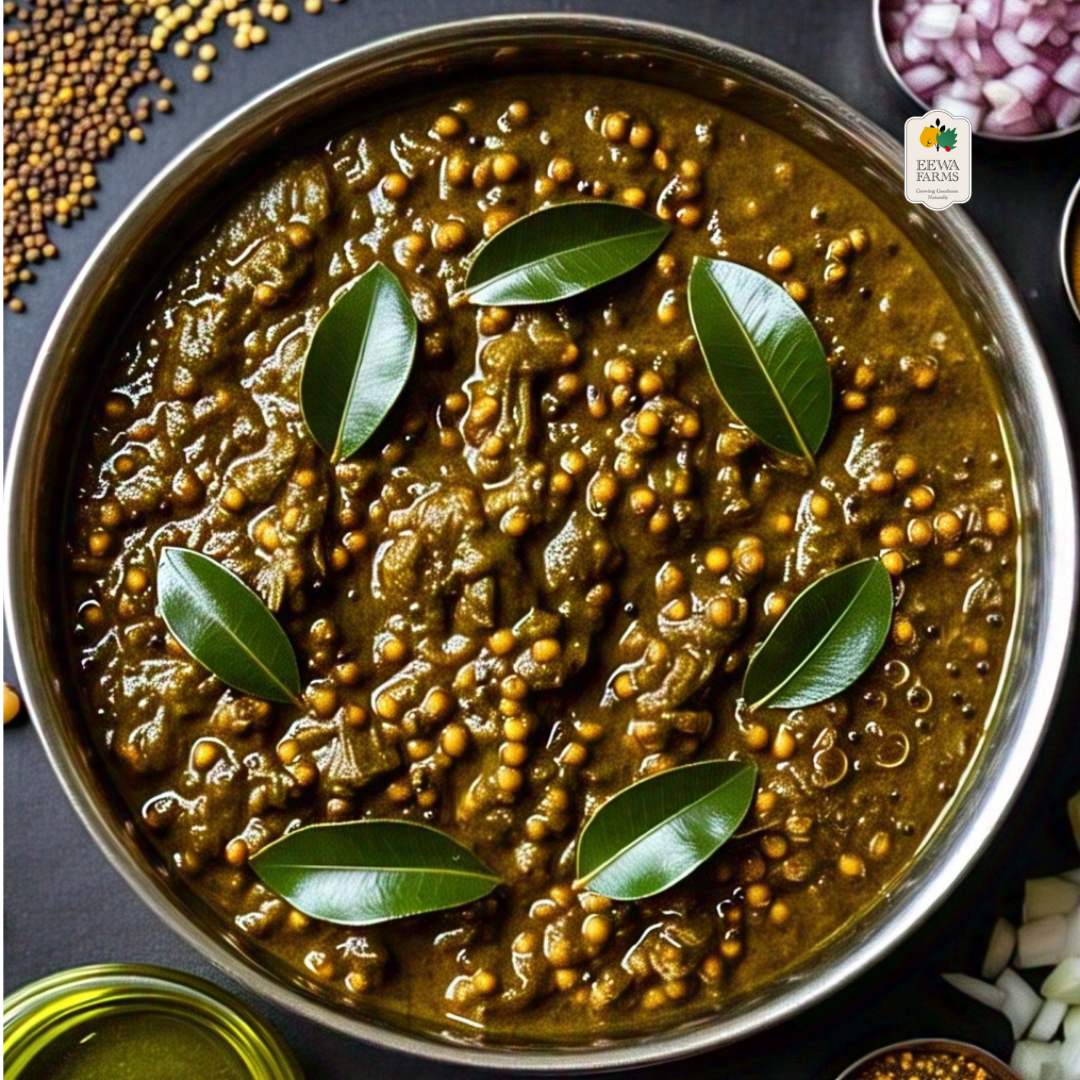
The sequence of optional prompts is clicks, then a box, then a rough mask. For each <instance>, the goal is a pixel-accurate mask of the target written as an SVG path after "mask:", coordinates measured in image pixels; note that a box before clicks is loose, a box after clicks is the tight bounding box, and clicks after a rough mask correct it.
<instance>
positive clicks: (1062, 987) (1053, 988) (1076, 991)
mask: <svg viewBox="0 0 1080 1080" xmlns="http://www.w3.org/2000/svg"><path fill="white" fill-rule="evenodd" d="M1025 985H1026V984H1025ZM1006 993H1008V991H1006ZM1041 993H1042V996H1043V997H1044V998H1050V1000H1051V1001H1064V1002H1065V1004H1066V1005H1080V956H1066V957H1065V959H1064V960H1062V961H1061V963H1060V964H1058V966H1057V967H1056V968H1054V970H1053V971H1051V972H1050V974H1049V975H1047V976H1046V981H1045V982H1044V983H1043V984H1042V988H1041Z"/></svg>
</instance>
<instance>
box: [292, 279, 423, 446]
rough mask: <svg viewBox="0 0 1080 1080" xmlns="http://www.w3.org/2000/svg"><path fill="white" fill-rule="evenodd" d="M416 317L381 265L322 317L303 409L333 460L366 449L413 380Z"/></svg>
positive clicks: (308, 364) (303, 381) (307, 365)
mask: <svg viewBox="0 0 1080 1080" xmlns="http://www.w3.org/2000/svg"><path fill="white" fill-rule="evenodd" d="M416 333H417V330H416V316H415V315H414V314H413V310H412V307H411V305H410V304H409V298H408V297H407V296H406V295H405V290H404V289H402V287H401V284H400V283H399V282H398V279H397V278H396V277H394V275H393V274H392V273H391V272H390V271H389V270H387V269H386V267H385V266H383V264H382V263H380V262H377V263H375V264H374V266H372V267H371V268H370V269H368V270H366V271H365V272H364V273H363V274H361V275H360V277H359V278H357V279H356V281H355V282H354V283H353V284H352V285H351V286H350V287H349V290H348V292H346V293H345V294H344V295H343V296H341V297H340V298H339V299H338V300H337V301H336V302H335V303H334V304H332V305H331V306H330V310H329V311H327V312H326V314H325V315H323V317H322V318H321V319H320V320H319V325H318V326H317V327H315V333H314V334H313V335H312V337H311V342H310V344H309V345H308V350H307V355H306V356H305V357H304V370H303V374H302V375H301V376H300V411H301V412H302V413H303V416H304V423H305V424H307V428H308V431H310V432H311V434H312V436H313V438H314V439H315V441H316V442H317V443H318V444H319V446H321V447H322V448H323V450H324V451H325V452H326V454H327V455H328V456H329V457H330V460H331V461H333V462H335V463H336V462H338V461H344V460H345V459H346V458H349V457H351V456H352V455H353V454H355V453H356V451H357V450H359V449H360V448H361V447H362V446H363V445H364V443H366V442H367V440H368V439H370V438H371V436H372V435H373V434H374V432H375V429H376V428H377V427H378V426H379V424H381V423H382V421H383V420H384V419H385V418H386V414H387V413H388V412H389V411H390V410H391V408H392V407H393V405H394V402H395V401H397V399H398V395H399V394H400V393H401V391H402V390H403V389H404V387H405V383H406V382H407V381H408V378H409V372H410V371H411V370H412V362H413V354H414V353H415V352H416Z"/></svg>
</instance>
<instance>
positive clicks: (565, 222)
mask: <svg viewBox="0 0 1080 1080" xmlns="http://www.w3.org/2000/svg"><path fill="white" fill-rule="evenodd" d="M669 232H671V226H670V225H665V224H664V223H663V222H662V221H659V220H658V219H657V218H654V217H653V216H652V215H651V214H646V213H644V212H643V211H641V210H635V209H634V208H633V207H631V206H620V205H619V204H617V203H605V202H572V203H562V204H560V205H558V206H547V207H544V208H543V209H540V210H536V211H534V212H533V213H531V214H527V215H526V216H525V217H523V218H519V219H518V220H517V221H515V222H513V223H512V224H510V225H507V226H506V228H505V229H500V230H499V232H497V233H496V234H495V235H494V236H493V237H492V238H491V239H490V240H488V241H487V243H486V244H484V246H483V247H481V248H480V250H479V251H478V252H477V253H476V256H475V257H474V258H473V261H472V264H471V265H470V266H469V272H468V275H467V276H466V278H465V292H466V293H467V295H468V297H469V300H470V301H471V302H472V303H474V304H500V305H513V304H547V303H550V302H551V301H553V300H565V299H566V298H567V297H568V296H576V295H577V294H578V293H583V292H585V290H586V289H591V288H592V287H593V286H594V285H600V284H602V283H603V282H605V281H610V280H611V279H612V278H617V277H619V276H620V275H621V274H625V273H626V272H627V271H628V270H633V269H634V267H635V266H638V265H639V264H640V263H642V262H644V261H645V260H646V259H647V258H648V257H649V256H650V255H651V254H652V253H653V252H654V251H655V250H656V249H657V248H658V247H659V246H660V245H661V244H662V243H663V242H664V239H665V238H666V237H667V235H668V233H669Z"/></svg>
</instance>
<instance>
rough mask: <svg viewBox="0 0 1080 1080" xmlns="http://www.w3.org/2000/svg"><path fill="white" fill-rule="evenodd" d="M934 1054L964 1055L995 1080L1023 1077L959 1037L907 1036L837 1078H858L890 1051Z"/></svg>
mask: <svg viewBox="0 0 1080 1080" xmlns="http://www.w3.org/2000/svg"><path fill="white" fill-rule="evenodd" d="M920 1051H921V1052H922V1053H924V1054H925V1053H930V1054H942V1053H944V1054H963V1055H964V1057H966V1058H967V1059H968V1060H969V1061H974V1062H976V1063H977V1064H979V1065H981V1066H982V1067H983V1068H984V1069H985V1070H986V1071H987V1072H988V1073H989V1074H990V1077H991V1080H1019V1077H1018V1076H1017V1075H1016V1073H1014V1072H1013V1071H1012V1069H1010V1068H1009V1066H1008V1065H1006V1064H1005V1062H1004V1061H1002V1060H1001V1059H1000V1058H996V1057H994V1055H993V1054H991V1053H988V1052H987V1051H986V1050H983V1049H982V1048H981V1047H978V1046H973V1045H972V1044H971V1043H965V1042H957V1041H956V1040H955V1039H906V1040H905V1041H904V1042H898V1043H893V1044H892V1045H891V1046H883V1047H882V1048H881V1049H880V1050H873V1051H871V1052H870V1053H869V1054H866V1055H865V1056H864V1057H861V1058H859V1060H858V1061H856V1062H855V1063H854V1064H853V1065H849V1066H848V1067H847V1068H846V1069H845V1070H844V1071H843V1072H842V1073H841V1074H840V1075H839V1076H838V1077H837V1078H836V1080H858V1076H859V1073H861V1072H862V1070H863V1069H864V1068H865V1067H866V1066H867V1065H869V1064H870V1063H871V1062H872V1061H876V1060H877V1059H878V1058H881V1057H885V1055H886V1054H904V1053H918V1052H920Z"/></svg>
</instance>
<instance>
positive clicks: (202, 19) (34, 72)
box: [4, 0, 340, 312]
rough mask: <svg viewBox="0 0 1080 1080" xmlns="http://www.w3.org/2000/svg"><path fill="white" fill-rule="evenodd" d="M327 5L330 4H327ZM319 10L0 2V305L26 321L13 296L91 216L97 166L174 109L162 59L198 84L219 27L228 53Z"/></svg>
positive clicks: (317, 5) (239, 4)
mask: <svg viewBox="0 0 1080 1080" xmlns="http://www.w3.org/2000/svg"><path fill="white" fill-rule="evenodd" d="M333 2H334V3H338V2H340V0H333ZM301 6H302V8H303V10H304V11H305V12H306V13H307V14H309V15H318V14H320V13H321V12H322V10H323V0H303V4H302V5H300V4H294V5H292V6H290V4H289V3H286V2H283V0H262V2H260V3H257V4H256V3H255V2H253V0H207V2H206V3H205V4H200V3H195V4H188V3H186V2H184V0H174V2H172V3H162V4H150V3H141V2H137V0H136V2H126V0H125V2H117V3H93V2H86V0H47V2H45V3H42V2H40V0H39V2H37V3H34V2H33V0H5V3H4V144H5V145H4V301H5V303H6V304H7V305H8V308H9V310H11V311H14V312H21V311H24V310H25V308H26V303H25V301H24V299H23V297H22V296H21V295H17V293H18V292H19V290H20V289H22V288H23V287H25V286H27V285H30V284H32V283H33V282H34V280H35V277H36V274H37V269H36V268H37V267H39V266H40V264H42V263H43V262H48V261H49V260H51V259H54V258H56V257H57V255H59V253H60V250H59V244H58V241H57V235H56V228H57V227H60V228H66V227H69V226H71V225H72V224H73V223H74V222H76V221H77V220H79V219H80V218H82V217H83V215H84V214H85V213H86V212H87V211H89V210H91V209H93V207H94V206H95V200H96V197H97V196H96V194H95V193H96V191H97V190H98V182H99V178H98V173H97V168H98V165H99V164H100V163H101V162H102V161H105V160H108V159H109V158H111V157H112V156H113V155H114V153H116V152H117V151H118V150H120V149H121V147H122V146H123V145H124V143H127V142H131V143H142V142H144V141H145V139H146V138H147V137H148V133H151V132H152V126H151V125H152V121H153V118H154V116H155V115H157V116H161V115H163V114H166V113H169V112H171V111H172V109H173V102H172V98H171V96H170V95H171V94H172V92H173V91H174V90H175V89H176V86H175V84H174V82H173V80H172V79H170V78H169V77H168V76H167V75H165V74H164V73H163V72H162V70H161V68H160V67H159V65H158V59H159V57H160V56H161V55H162V54H164V53H166V52H168V53H171V54H172V55H174V56H175V57H177V58H178V59H180V60H190V61H191V62H192V63H191V65H190V67H189V69H188V70H189V72H190V75H191V77H192V79H194V81H195V82H197V83H205V82H207V81H208V80H209V79H210V78H211V76H212V71H213V63H214V61H215V60H216V59H217V56H218V49H217V46H216V45H215V44H213V43H212V41H211V40H209V39H210V37H211V35H213V34H214V33H215V30H216V29H217V26H218V23H219V22H224V23H225V24H226V25H227V26H228V27H229V28H230V30H231V31H232V45H233V47H234V48H236V49H240V50H245V51H246V50H249V49H251V48H252V47H253V46H258V45H261V44H263V43H264V42H266V41H268V40H269V37H270V28H271V27H272V26H275V25H277V24H280V23H286V22H287V21H288V20H289V19H290V16H291V12H292V10H293V7H301Z"/></svg>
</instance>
